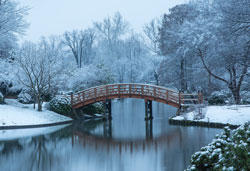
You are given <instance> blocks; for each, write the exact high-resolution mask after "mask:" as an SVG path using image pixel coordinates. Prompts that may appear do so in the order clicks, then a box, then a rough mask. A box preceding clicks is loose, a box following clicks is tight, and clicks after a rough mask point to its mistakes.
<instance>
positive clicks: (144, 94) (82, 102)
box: [71, 83, 202, 109]
mask: <svg viewBox="0 0 250 171" xmlns="http://www.w3.org/2000/svg"><path fill="white" fill-rule="evenodd" d="M115 98H139V99H144V100H145V101H146V102H147V101H157V102H161V103H165V104H168V105H171V106H174V107H176V108H180V107H181V106H182V105H186V104H193V103H196V104H201V103H202V94H201V93H196V94H184V93H180V92H177V91H174V90H171V89H168V88H165V87H160V86H155V85H148V84H132V83H129V84H109V85H101V86H97V87H93V88H89V89H86V90H83V91H81V92H77V93H75V94H71V105H72V108H73V109H77V108H81V107H83V106H86V105H89V104H92V103H95V102H104V101H106V100H109V99H115Z"/></svg>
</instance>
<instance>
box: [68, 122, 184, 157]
mask: <svg viewBox="0 0 250 171" xmlns="http://www.w3.org/2000/svg"><path fill="white" fill-rule="evenodd" d="M145 135H146V136H145V139H134V140H119V139H113V138H112V120H108V121H105V122H104V123H103V136H96V135H91V134H90V133H86V132H84V131H77V130H74V131H73V135H72V146H74V145H75V144H81V145H82V146H83V147H84V148H85V147H91V146H92V147H94V148H95V149H98V148H101V149H106V151H107V152H109V151H110V148H112V149H113V150H116V149H119V153H122V149H123V150H124V151H125V152H126V151H127V150H129V151H130V153H133V152H134V151H138V150H142V151H143V152H145V150H146V149H147V150H149V149H151V148H153V149H154V150H155V151H157V150H158V146H162V145H166V146H171V145H173V144H179V143H180V142H181V141H182V135H181V130H180V129H175V130H173V131H171V132H168V133H167V134H163V135H160V136H159V137H155V138H153V121H152V120H148V121H145Z"/></svg>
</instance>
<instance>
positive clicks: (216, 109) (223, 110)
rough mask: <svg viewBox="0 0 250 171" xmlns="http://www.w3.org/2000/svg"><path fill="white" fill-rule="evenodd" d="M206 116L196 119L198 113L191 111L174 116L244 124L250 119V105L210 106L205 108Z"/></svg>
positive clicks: (182, 118)
mask: <svg viewBox="0 0 250 171" xmlns="http://www.w3.org/2000/svg"><path fill="white" fill-rule="evenodd" d="M203 112H204V114H205V115H204V118H203V119H199V120H197V119H195V118H196V115H197V114H196V113H195V112H189V113H186V114H183V115H181V116H176V117H174V118H172V119H173V120H197V121H202V122H210V123H223V124H231V125H242V124H244V123H245V122H247V121H250V105H232V106H208V107H206V108H205V109H203Z"/></svg>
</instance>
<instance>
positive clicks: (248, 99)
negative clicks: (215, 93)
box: [241, 91, 250, 104]
mask: <svg viewBox="0 0 250 171" xmlns="http://www.w3.org/2000/svg"><path fill="white" fill-rule="evenodd" d="M241 98H242V103H243V104H250V91H242V92H241Z"/></svg>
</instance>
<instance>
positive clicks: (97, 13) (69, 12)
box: [20, 0, 186, 41]
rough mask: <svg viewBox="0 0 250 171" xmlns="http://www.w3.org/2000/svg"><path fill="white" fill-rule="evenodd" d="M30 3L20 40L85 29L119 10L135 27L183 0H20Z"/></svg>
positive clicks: (139, 28)
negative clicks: (25, 29)
mask: <svg viewBox="0 0 250 171" xmlns="http://www.w3.org/2000/svg"><path fill="white" fill-rule="evenodd" d="M20 2H21V4H22V5H28V6H29V7H31V10H30V11H29V15H28V16H27V21H28V22H29V23H30V27H29V29H28V30H27V33H26V34H27V35H26V36H24V37H23V38H22V40H21V41H23V40H31V41H38V40H39V39H40V37H41V36H49V35H52V34H56V35H58V34H62V33H63V32H65V31H66V30H67V31H71V30H73V29H86V28H88V27H91V26H92V23H93V22H95V21H102V19H103V18H105V17H107V16H112V15H113V14H114V13H115V12H117V11H119V12H120V13H121V15H122V16H123V18H124V19H125V20H127V21H128V22H129V23H130V26H131V27H132V28H133V29H134V30H135V31H136V32H141V31H142V27H143V25H144V24H145V23H148V22H149V21H150V20H151V19H153V18H155V17H159V16H161V15H163V14H164V13H166V12H168V9H169V8H171V7H173V6H175V5H177V4H180V3H183V2H186V0H21V1H20Z"/></svg>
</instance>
